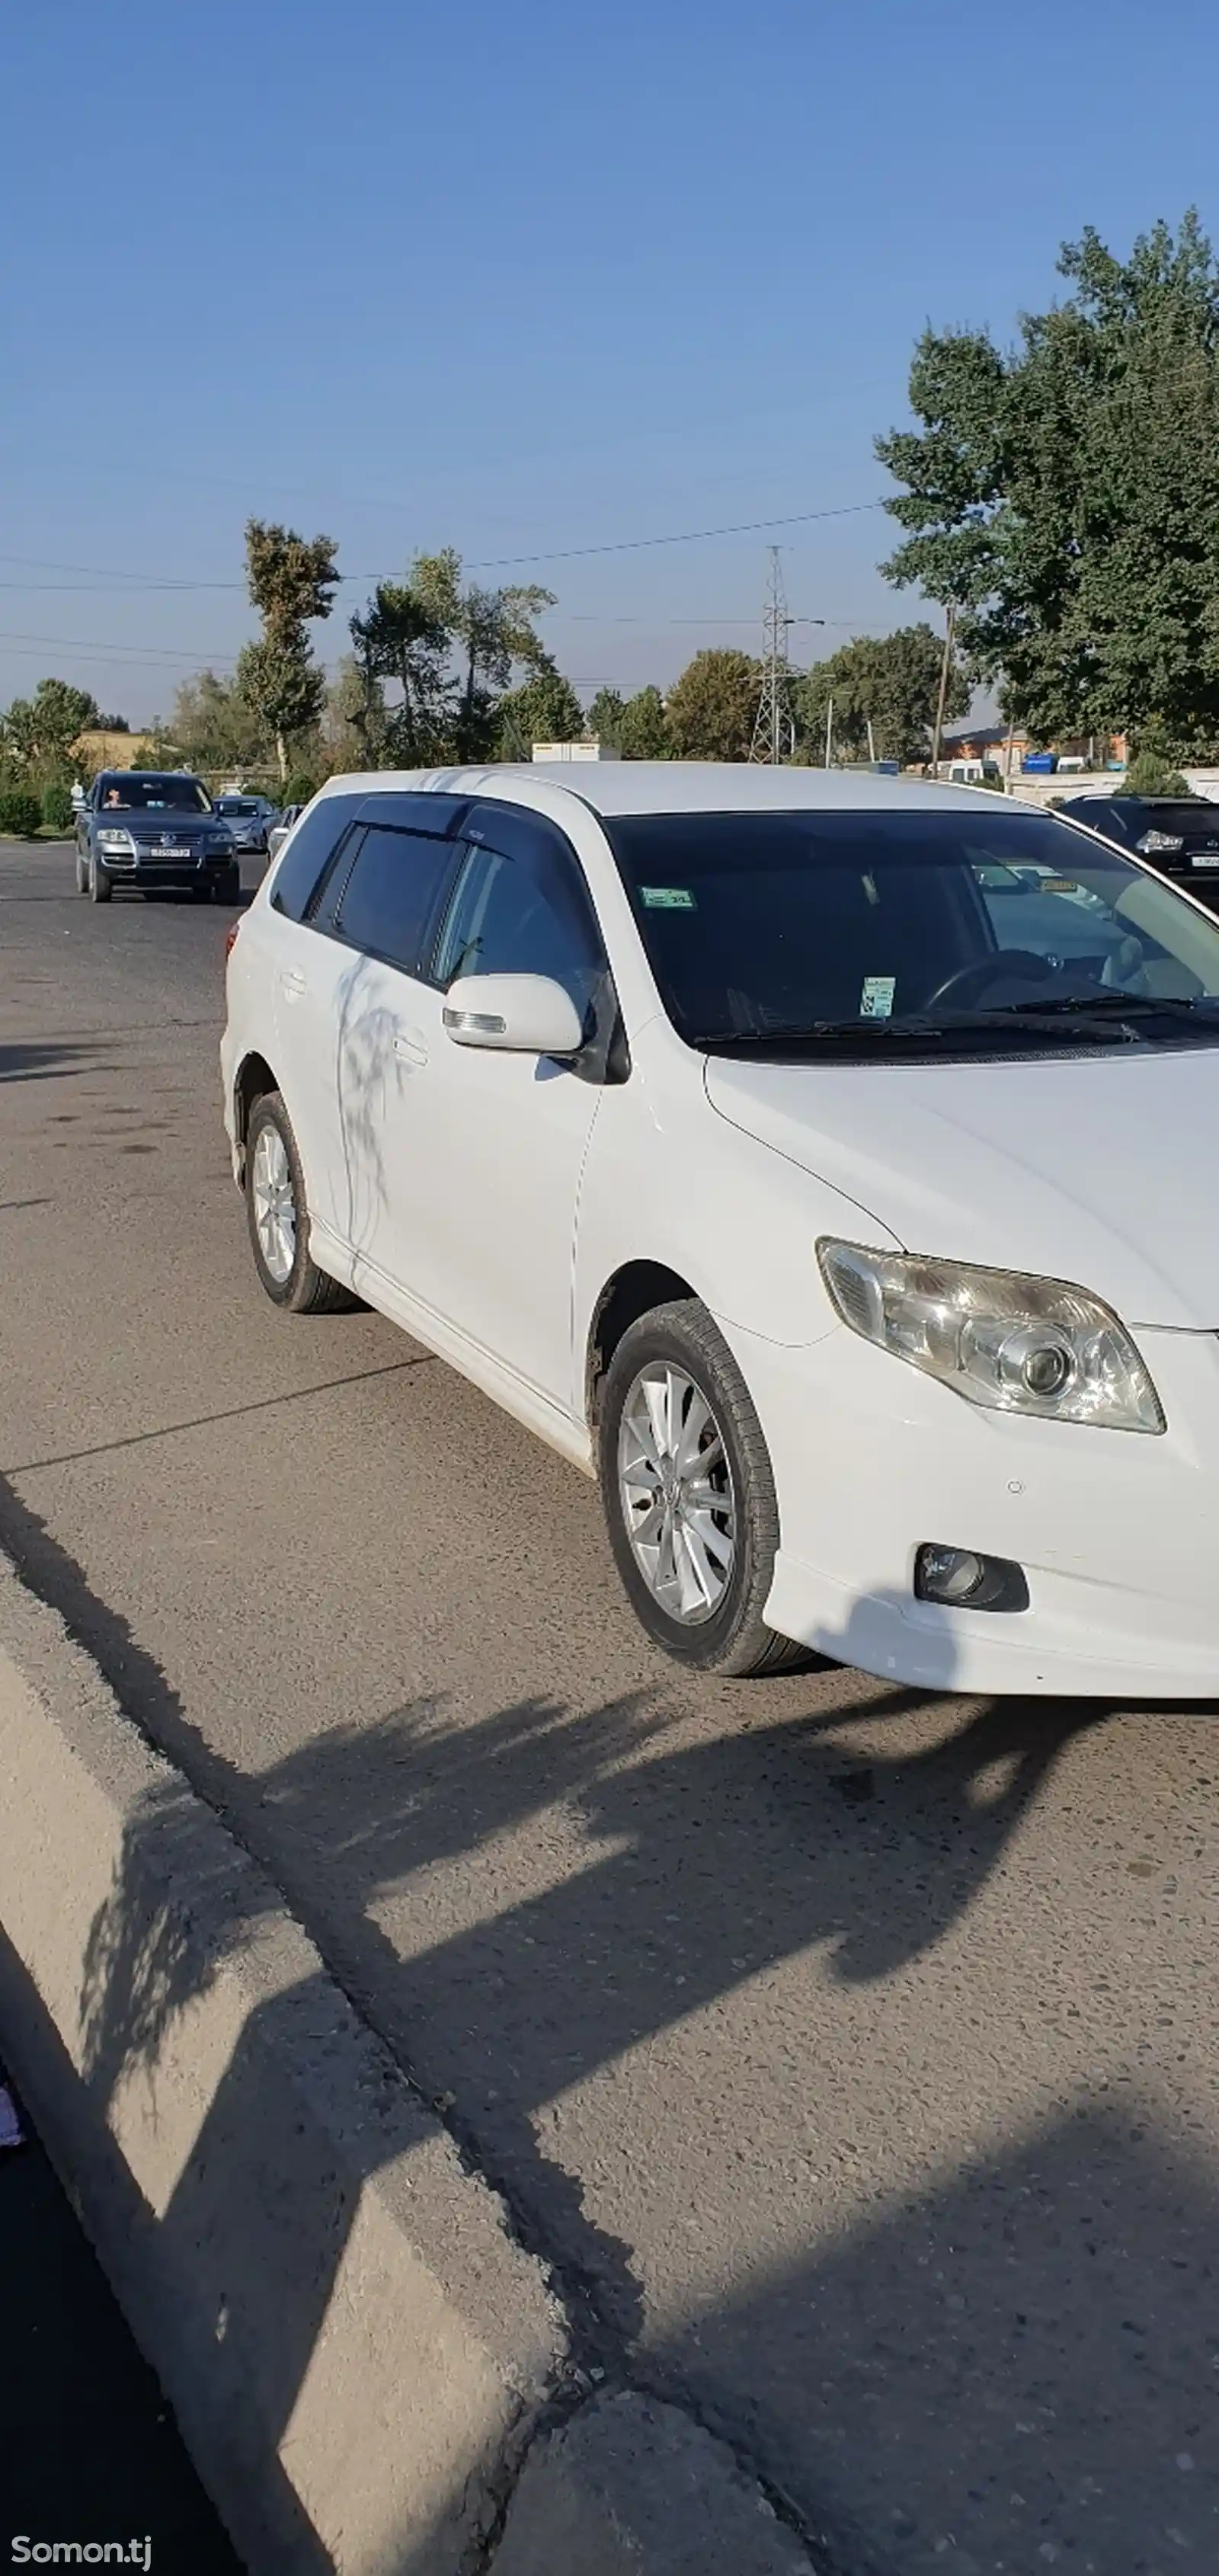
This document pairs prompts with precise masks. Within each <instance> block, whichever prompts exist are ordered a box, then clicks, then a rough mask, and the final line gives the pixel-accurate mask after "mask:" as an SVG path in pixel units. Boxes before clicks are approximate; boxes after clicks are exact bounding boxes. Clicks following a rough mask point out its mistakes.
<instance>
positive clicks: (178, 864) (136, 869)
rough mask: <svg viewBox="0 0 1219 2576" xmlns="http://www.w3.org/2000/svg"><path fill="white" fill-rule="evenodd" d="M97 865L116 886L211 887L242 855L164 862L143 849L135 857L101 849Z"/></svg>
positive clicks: (222, 854)
mask: <svg viewBox="0 0 1219 2576" xmlns="http://www.w3.org/2000/svg"><path fill="white" fill-rule="evenodd" d="M97 864H98V867H99V868H100V870H101V873H102V875H103V876H105V877H109V878H110V879H111V882H112V883H113V884H114V885H116V886H117V885H134V886H166V887H173V886H194V885H208V886H210V885H214V884H216V882H217V881H218V880H219V879H220V878H222V877H227V876H228V875H229V873H230V870H231V869H233V868H234V867H236V866H237V865H238V864H239V853H238V852H237V851H236V850H223V851H211V850H209V851H207V852H205V853H203V854H200V855H198V856H196V855H195V854H194V853H192V854H191V855H190V856H189V857H188V858H184V859H162V858H161V857H159V856H158V854H157V852H156V851H155V850H139V851H137V853H136V856H135V857H134V858H121V857H119V856H118V855H117V854H114V855H111V854H110V853H109V852H107V851H103V850H99V851H98V853H97Z"/></svg>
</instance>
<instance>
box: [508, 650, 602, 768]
mask: <svg viewBox="0 0 1219 2576" xmlns="http://www.w3.org/2000/svg"><path fill="white" fill-rule="evenodd" d="M495 724H496V751H497V754H498V757H499V758H500V759H501V760H528V759H529V757H530V754H531V752H532V749H533V745H534V743H535V742H579V741H580V739H581V737H582V735H583V733H584V710H583V708H582V707H581V704H580V701H579V699H578V697H577V696H576V693H575V690H574V689H573V687H572V685H571V682H570V680H565V679H564V677H563V674H562V672H561V671H558V670H556V669H555V667H554V665H553V663H552V664H550V665H549V666H548V667H547V668H546V669H545V670H541V671H535V672H534V673H533V675H532V677H531V678H530V679H528V680H523V681H522V682H521V685H520V687H519V689H509V690H508V691H507V693H506V695H505V696H504V697H502V698H501V699H500V701H499V704H498V706H497V708H496V710H495Z"/></svg>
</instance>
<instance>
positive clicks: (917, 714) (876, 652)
mask: <svg viewBox="0 0 1219 2576" xmlns="http://www.w3.org/2000/svg"><path fill="white" fill-rule="evenodd" d="M943 652H944V647H943V644H942V642H941V639H940V637H939V636H938V635H936V634H934V633H933V632H932V629H931V628H930V626H927V625H925V624H923V625H919V626H901V627H899V628H898V630H897V632H896V634H894V635H859V636H857V637H856V638H855V640H854V642H853V643H851V644H843V645H841V646H840V647H839V650H838V651H837V652H836V653H831V654H830V656H829V658H828V660H826V661H824V662H815V663H814V664H813V667H812V670H811V671H808V672H806V673H805V675H804V678H803V679H802V680H801V681H800V682H799V684H798V687H797V692H796V703H797V726H798V733H799V739H800V742H801V746H802V749H803V751H804V755H805V757H806V758H807V759H809V760H811V761H812V762H813V763H814V764H815V765H817V766H820V764H821V762H822V761H823V760H824V758H825V740H826V719H827V716H828V713H829V703H830V699H831V698H832V699H833V701H834V749H835V752H836V754H837V756H838V757H839V758H840V759H841V758H845V759H848V760H867V759H869V758H871V756H872V755H871V753H870V751H869V747H868V725H869V722H870V723H871V726H872V740H873V743H874V744H875V756H876V758H877V759H878V760H900V761H901V762H902V763H903V765H904V764H906V763H907V762H909V761H914V760H921V759H922V758H924V756H925V754H926V752H927V749H928V736H929V734H930V732H931V729H932V726H933V724H934V722H935V710H936V702H937V699H938V696H939V687H940V670H941V665H942V661H943ZM969 695H970V692H969V683H968V681H967V680H966V678H965V675H964V672H963V671H962V670H961V667H960V664H959V662H958V663H954V665H953V667H952V668H951V669H950V672H949V683H948V696H947V701H946V706H945V713H946V714H947V715H950V716H958V715H962V716H963V715H964V714H966V712H967V710H968V707H969Z"/></svg>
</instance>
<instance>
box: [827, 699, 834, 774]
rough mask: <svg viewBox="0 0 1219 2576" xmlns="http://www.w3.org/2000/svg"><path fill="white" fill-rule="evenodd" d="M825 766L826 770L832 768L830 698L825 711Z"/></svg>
mask: <svg viewBox="0 0 1219 2576" xmlns="http://www.w3.org/2000/svg"><path fill="white" fill-rule="evenodd" d="M825 765H826V768H827V769H832V768H833V766H834V701H833V699H832V698H831V699H830V702H829V705H828V706H827V708H826V711H825Z"/></svg>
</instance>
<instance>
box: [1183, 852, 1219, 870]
mask: <svg viewBox="0 0 1219 2576" xmlns="http://www.w3.org/2000/svg"><path fill="white" fill-rule="evenodd" d="M1189 864H1190V866H1191V868H1219V850H1195V851H1193V853H1192V854H1191V857H1190V862H1189Z"/></svg>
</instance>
